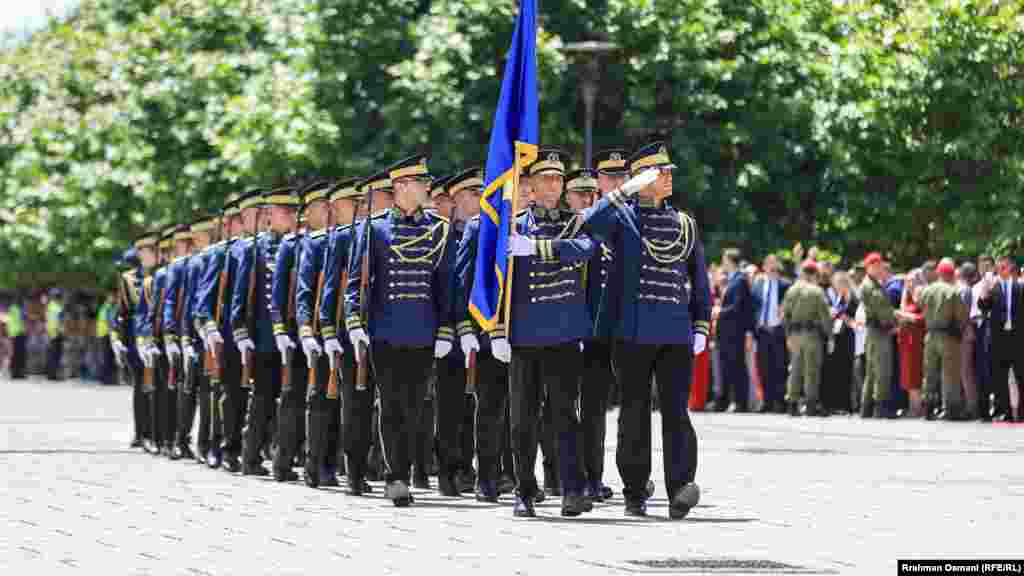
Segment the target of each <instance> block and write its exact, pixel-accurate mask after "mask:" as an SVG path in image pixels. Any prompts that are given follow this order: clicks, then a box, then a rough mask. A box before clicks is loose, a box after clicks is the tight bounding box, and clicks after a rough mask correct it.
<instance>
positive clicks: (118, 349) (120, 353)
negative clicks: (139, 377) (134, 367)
mask: <svg viewBox="0 0 1024 576" xmlns="http://www.w3.org/2000/svg"><path fill="white" fill-rule="evenodd" d="M110 347H111V348H113V349H114V359H115V360H117V365H118V366H124V364H125V362H124V360H125V358H127V357H128V348H127V347H126V346H125V345H124V344H122V343H121V341H120V340H113V341H112V342H111V343H110Z"/></svg>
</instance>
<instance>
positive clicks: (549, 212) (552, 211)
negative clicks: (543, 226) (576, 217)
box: [531, 204, 566, 222]
mask: <svg viewBox="0 0 1024 576" xmlns="http://www.w3.org/2000/svg"><path fill="white" fill-rule="evenodd" d="M531 208H532V210H533V216H534V218H535V219H536V220H539V221H545V220H546V221H548V222H558V221H559V220H561V219H562V214H563V212H566V211H564V210H562V209H561V208H545V207H544V206H541V205H540V204H535V205H533V206H532V207H531Z"/></svg>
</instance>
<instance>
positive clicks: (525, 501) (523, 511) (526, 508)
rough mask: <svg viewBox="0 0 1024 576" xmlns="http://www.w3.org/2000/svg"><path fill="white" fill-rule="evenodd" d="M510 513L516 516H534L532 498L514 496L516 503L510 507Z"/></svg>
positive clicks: (535, 515)
mask: <svg viewBox="0 0 1024 576" xmlns="http://www.w3.org/2000/svg"><path fill="white" fill-rule="evenodd" d="M512 515H513V516H515V517H516V518H536V517H537V512H536V511H534V509H533V499H532V498H529V497H522V496H516V504H515V507H513V508H512Z"/></svg>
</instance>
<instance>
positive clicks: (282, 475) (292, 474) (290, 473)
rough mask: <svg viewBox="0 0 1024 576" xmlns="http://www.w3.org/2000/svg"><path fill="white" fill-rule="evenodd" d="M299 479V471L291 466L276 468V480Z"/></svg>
mask: <svg viewBox="0 0 1024 576" xmlns="http://www.w3.org/2000/svg"><path fill="white" fill-rule="evenodd" d="M298 479H299V473H298V472H296V471H295V470H292V469H291V468H287V469H282V468H274V480H276V481H278V482H295V481H296V480H298Z"/></svg>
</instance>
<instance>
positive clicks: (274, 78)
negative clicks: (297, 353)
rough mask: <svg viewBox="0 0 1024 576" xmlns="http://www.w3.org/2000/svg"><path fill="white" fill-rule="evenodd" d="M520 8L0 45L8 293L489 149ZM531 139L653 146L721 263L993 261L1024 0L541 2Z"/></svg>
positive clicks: (1008, 167) (114, 0) (1016, 148)
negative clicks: (422, 164)
mask: <svg viewBox="0 0 1024 576" xmlns="http://www.w3.org/2000/svg"><path fill="white" fill-rule="evenodd" d="M516 10H517V2H516V1H515V0H416V1H409V0H378V1H376V2H362V1H357V0H332V1H330V2H328V1H326V0H272V1H263V2H256V1H253V0H84V1H83V2H82V3H81V5H80V6H79V8H78V10H77V12H76V13H75V14H73V15H72V16H71V17H69V18H66V19H65V20H63V21H54V22H52V23H51V24H50V25H49V26H48V27H47V28H45V29H44V30H41V31H39V32H37V33H35V34H33V35H32V36H31V37H30V38H29V39H27V40H26V41H24V42H22V43H21V44H19V45H17V46H14V47H11V48H8V49H6V50H5V51H3V52H0V262H2V263H3V265H2V266H0V286H10V285H14V284H17V283H19V281H20V282H21V283H25V282H26V281H28V280H26V279H27V278H37V276H29V275H28V274H27V272H29V271H31V272H35V273H42V274H44V275H45V274H46V273H55V272H63V271H67V272H72V273H76V274H85V275H92V276H93V277H95V278H96V279H97V280H98V281H100V282H102V281H103V280H104V279H106V278H109V277H110V272H111V271H112V269H113V268H112V267H113V261H114V258H115V255H116V254H118V253H119V252H120V251H121V250H123V249H124V247H126V246H127V244H128V242H129V241H130V240H131V239H132V238H133V237H134V236H135V235H136V234H137V233H138V232H139V231H141V230H142V229H145V228H149V227H152V226H154V225H156V224H159V223H164V222H169V221H172V220H174V219H180V220H183V219H187V218H189V217H190V216H191V215H192V214H194V213H196V212H198V211H203V210H214V209H216V208H218V207H219V206H220V205H221V203H222V202H223V200H224V198H225V196H226V195H227V194H228V193H229V192H230V191H232V190H235V189H239V188H247V187H251V186H253V185H276V184H279V183H282V182H285V181H288V180H290V179H294V178H298V177H306V176H309V175H312V174H318V175H323V176H335V177H342V176H349V175H364V174H367V173H368V172H369V171H370V170H372V169H374V168H375V167H377V168H379V167H380V166H381V165H382V164H384V163H386V162H389V161H393V160H395V159H398V158H400V157H402V156H404V155H408V154H411V153H413V152H415V151H426V152H429V153H430V154H431V157H432V165H433V170H435V171H438V172H446V171H454V170H456V169H459V168H461V167H464V166H468V165H472V164H482V163H483V162H484V161H485V158H484V157H485V155H486V147H487V141H488V137H489V130H490V124H491V121H492V115H493V113H494V107H495V104H496V100H497V94H498V90H499V86H500V80H501V79H500V74H501V71H502V65H503V58H504V54H505V51H506V50H507V48H508V44H509V38H510V36H511V31H512V25H513V22H514V16H515V13H516ZM539 26H540V32H539V38H538V65H539V68H540V81H539V85H540V91H541V95H540V96H541V100H540V108H541V133H542V139H543V142H544V143H549V144H558V145H561V146H563V147H564V148H566V149H567V150H570V151H579V152H577V153H576V155H575V156H576V161H577V163H579V162H582V160H583V158H582V146H583V133H582V126H583V113H584V112H583V103H582V99H581V95H580V90H579V84H580V81H579V74H580V71H581V67H580V65H579V64H578V63H577V62H575V61H574V60H573V59H572V58H571V57H569V56H567V55H566V54H565V53H564V52H563V50H562V47H563V46H564V45H565V44H567V43H570V42H576V41H581V40H590V39H598V40H608V41H612V42H615V43H616V44H617V45H618V46H619V48H620V49H619V51H618V52H616V53H615V54H613V55H611V56H607V57H605V60H604V61H603V63H602V66H601V71H602V75H601V79H600V87H599V92H598V99H597V108H596V123H595V132H594V139H595V148H600V147H601V146H605V145H612V144H620V145H626V146H633V145H636V144H638V143H640V142H642V141H644V140H646V139H648V138H651V137H652V136H653V135H656V134H662V135H665V136H666V137H667V138H668V139H669V140H670V142H671V152H672V154H673V155H674V157H675V159H676V163H677V164H678V165H679V167H680V169H679V171H678V172H677V177H676V179H675V186H676V195H677V197H678V198H677V200H678V201H679V202H680V203H682V204H684V205H685V206H686V207H687V208H688V209H689V210H691V211H693V212H694V214H695V215H696V216H697V219H698V221H699V222H700V224H701V227H702V229H703V233H704V236H705V242H706V243H707V244H708V245H709V250H711V252H712V253H714V252H715V251H716V250H717V249H719V248H720V247H722V246H724V245H727V244H728V245H738V246H741V247H742V248H744V249H745V251H746V252H747V253H748V254H751V255H754V256H758V255H763V254H765V253H767V252H770V251H775V250H778V249H780V248H783V247H786V246H790V245H792V244H793V243H794V242H796V241H802V242H803V243H804V244H811V243H817V244H821V245H823V246H826V247H828V248H830V249H831V250H832V251H834V252H839V253H844V254H846V255H847V256H849V257H858V256H859V255H861V254H862V253H863V252H864V251H866V250H869V249H880V250H882V251H883V252H886V253H888V254H889V255H890V256H891V257H893V258H894V259H895V260H896V261H897V263H913V262H915V261H918V260H920V259H922V258H924V257H925V256H938V255H953V256H961V257H966V256H971V255H974V254H977V253H978V252H980V251H983V250H991V251H993V252H995V253H1008V252H1013V251H1015V250H1018V249H1019V248H1020V247H1021V233H1020V231H1019V229H1018V225H1019V224H1018V223H1019V222H1020V220H1021V214H1022V211H1024V196H1022V191H1024V146H1022V138H1024V69H1022V60H1021V56H1020V55H1021V54H1024V9H1022V7H1021V5H1020V3H1017V2H1004V1H992V0H989V1H980V0H979V1H972V0H911V1H908V2H882V3H878V2H869V1H866V0H757V1H755V2H750V1H749V0H744V1H739V0H678V1H676V2H654V1H652V0H596V1H589V2H587V1H584V0H543V2H540V15H539Z"/></svg>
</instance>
